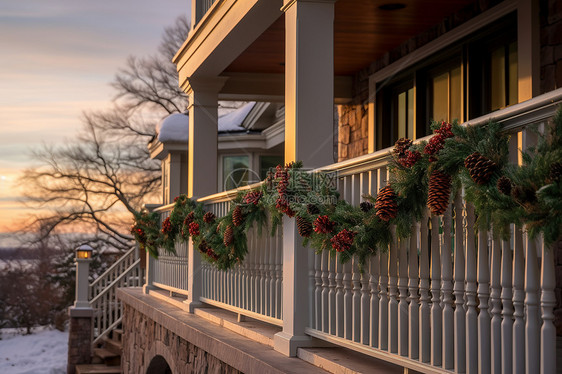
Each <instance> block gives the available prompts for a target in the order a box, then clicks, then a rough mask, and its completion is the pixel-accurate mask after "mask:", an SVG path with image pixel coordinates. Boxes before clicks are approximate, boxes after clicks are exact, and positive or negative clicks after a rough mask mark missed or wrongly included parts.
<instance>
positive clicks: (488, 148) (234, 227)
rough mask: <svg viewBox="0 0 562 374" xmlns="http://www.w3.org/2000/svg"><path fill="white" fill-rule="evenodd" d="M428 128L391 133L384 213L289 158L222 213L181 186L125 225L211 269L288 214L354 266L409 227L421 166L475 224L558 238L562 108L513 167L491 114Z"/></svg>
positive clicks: (224, 265) (229, 261) (415, 213)
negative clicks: (356, 202)
mask: <svg viewBox="0 0 562 374" xmlns="http://www.w3.org/2000/svg"><path fill="white" fill-rule="evenodd" d="M432 128H433V130H434V133H435V135H434V137H432V138H431V139H430V141H429V142H419V143H416V144H414V143H413V142H412V141H411V140H409V139H399V140H398V141H397V142H396V145H395V147H394V150H393V152H392V153H391V158H392V160H391V161H390V165H389V168H390V170H391V172H392V174H391V179H390V181H389V184H388V186H389V187H388V188H386V189H382V191H384V194H385V196H384V198H382V199H380V200H381V203H379V204H378V207H379V209H380V207H381V206H382V207H384V208H385V209H386V211H385V214H382V218H384V219H385V220H383V219H381V218H380V217H379V216H378V215H377V203H376V202H377V196H376V195H374V196H364V199H365V201H364V202H363V203H362V204H361V205H360V206H359V207H354V206H352V205H350V204H349V203H347V202H346V201H343V200H340V199H339V194H338V193H337V191H336V189H335V188H334V187H335V186H334V178H335V177H334V176H333V175H331V174H328V173H318V172H314V173H310V172H305V171H303V170H302V163H301V162H293V163H290V164H287V165H285V166H282V165H279V166H278V167H277V168H276V170H275V172H270V173H268V176H267V178H266V179H265V180H264V182H263V183H262V184H261V187H260V188H259V189H255V190H247V191H245V192H244V191H243V192H240V193H238V195H237V196H236V198H235V199H233V200H232V201H231V203H230V210H229V212H228V213H227V214H226V215H225V216H224V217H220V218H217V217H215V215H214V214H213V213H211V212H205V211H204V209H203V204H202V203H197V202H195V201H193V200H191V199H189V198H187V197H186V196H185V195H181V196H179V197H178V198H176V200H175V203H174V207H173V209H172V210H171V212H170V216H169V217H168V218H166V219H165V220H164V221H163V222H162V225H160V215H159V214H158V213H154V212H153V213H148V212H143V213H142V214H140V215H137V216H135V224H134V225H133V227H132V228H131V233H132V234H133V235H134V237H135V239H136V240H137V242H138V243H139V245H140V247H141V249H146V250H147V251H148V252H149V253H150V254H151V255H153V256H154V257H157V256H158V248H162V249H164V250H166V251H168V252H170V253H175V241H176V240H183V241H187V240H189V238H191V239H192V240H193V245H194V247H195V248H197V249H198V250H199V251H200V252H201V254H202V255H203V258H204V259H206V260H207V261H209V262H211V263H212V264H214V265H215V266H216V267H217V268H219V269H230V268H232V267H233V266H235V265H236V264H239V263H241V262H242V261H243V260H244V257H245V256H246V254H247V253H248V246H247V232H248V230H249V229H250V228H252V227H256V229H257V232H258V234H259V235H261V234H262V231H263V228H264V227H267V226H268V225H269V226H270V227H269V229H270V232H271V235H274V234H275V233H276V231H277V227H278V225H280V224H281V223H282V218H283V216H284V215H287V216H288V217H296V218H297V220H298V227H299V232H300V233H301V234H302V235H303V244H304V245H305V246H311V247H312V248H314V249H315V250H316V251H317V252H318V253H319V252H322V251H324V250H328V251H330V252H331V254H332V255H335V253H338V254H339V257H340V261H341V262H347V261H349V260H350V259H351V258H352V257H353V256H357V258H358V259H359V264H360V265H363V264H364V263H365V261H366V260H367V259H368V257H369V256H371V255H373V254H376V253H377V252H379V251H386V250H388V246H389V244H390V242H391V240H392V233H391V226H395V227H396V235H397V237H399V238H406V237H408V236H409V235H410V230H411V227H412V225H414V224H415V223H416V222H419V221H420V220H421V219H422V216H423V214H424V212H425V210H426V206H427V203H428V185H429V180H430V175H432V173H433V172H435V171H438V172H439V173H434V174H435V175H439V176H440V177H439V178H440V179H439V180H448V178H449V177H450V178H451V180H452V185H453V191H459V190H460V189H461V187H462V188H463V189H464V192H465V196H464V198H465V200H466V201H467V202H468V203H471V204H473V205H474V207H475V212H476V215H477V223H478V227H479V229H481V230H487V229H489V228H490V227H492V226H493V227H494V232H495V233H496V234H499V235H501V236H502V237H503V238H507V237H508V235H509V225H510V224H516V225H525V226H526V228H527V230H528V232H529V235H530V236H531V237H535V236H537V235H539V234H542V235H544V239H545V243H546V244H547V245H549V244H551V243H553V242H555V241H556V240H558V239H559V237H560V235H561V233H562V109H561V110H559V111H558V113H557V115H556V116H555V118H554V123H553V126H550V127H548V128H547V131H546V133H545V134H544V135H543V134H539V141H538V144H537V145H536V146H535V147H532V148H529V149H528V150H526V152H525V153H523V155H522V158H523V164H522V165H521V166H517V165H508V163H507V161H508V142H509V136H508V135H506V134H505V133H503V132H502V130H501V125H499V124H498V123H494V122H490V123H488V124H486V125H482V126H460V125H458V124H457V123H453V124H449V123H446V122H442V123H433V124H432ZM445 176H446V177H445ZM439 180H437V182H438V181H439ZM433 183H434V187H432V188H435V183H436V181H433ZM437 187H439V183H437ZM448 188H450V187H447V186H443V189H442V190H439V191H438V196H439V199H446V198H447V196H448V195H449V192H448V191H449V190H448ZM451 199H452V196H449V202H450V200H451ZM439 204H440V206H442V205H443V201H440V202H439ZM373 207H374V209H373ZM440 211H441V210H438V211H437V212H440Z"/></svg>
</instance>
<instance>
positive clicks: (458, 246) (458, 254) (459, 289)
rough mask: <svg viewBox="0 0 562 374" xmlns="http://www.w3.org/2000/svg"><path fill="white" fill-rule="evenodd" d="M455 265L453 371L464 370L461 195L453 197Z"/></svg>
mask: <svg viewBox="0 0 562 374" xmlns="http://www.w3.org/2000/svg"><path fill="white" fill-rule="evenodd" d="M454 204H455V266H454V279H455V284H454V287H453V294H454V295H455V316H454V324H455V371H456V372H457V373H464V372H465V370H466V323H465V322H466V310H465V308H464V266H465V265H464V241H463V206H462V205H463V204H462V196H461V194H460V192H459V193H457V196H456V197H455V203H454Z"/></svg>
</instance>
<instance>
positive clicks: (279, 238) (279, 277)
mask: <svg viewBox="0 0 562 374" xmlns="http://www.w3.org/2000/svg"><path fill="white" fill-rule="evenodd" d="M275 248H276V251H275V253H276V261H275V277H276V278H275V279H276V281H275V294H276V297H275V299H276V308H277V309H276V314H275V316H276V317H277V318H279V319H282V318H283V312H282V311H283V308H282V306H283V293H282V291H281V286H282V283H283V230H282V227H281V226H279V228H278V229H277V234H276V245H275Z"/></svg>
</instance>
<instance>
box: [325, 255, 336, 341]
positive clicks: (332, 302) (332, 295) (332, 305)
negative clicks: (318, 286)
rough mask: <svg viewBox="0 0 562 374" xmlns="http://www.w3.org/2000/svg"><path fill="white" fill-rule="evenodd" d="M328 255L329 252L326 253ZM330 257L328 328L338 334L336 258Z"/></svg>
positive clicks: (330, 331) (331, 332)
mask: <svg viewBox="0 0 562 374" xmlns="http://www.w3.org/2000/svg"><path fill="white" fill-rule="evenodd" d="M326 252H327V253H328V251H326ZM327 256H328V313H329V317H328V321H329V322H328V327H329V333H330V334H332V335H336V334H337V330H336V315H337V314H336V257H335V256H333V257H332V256H330V254H329V253H328V254H327Z"/></svg>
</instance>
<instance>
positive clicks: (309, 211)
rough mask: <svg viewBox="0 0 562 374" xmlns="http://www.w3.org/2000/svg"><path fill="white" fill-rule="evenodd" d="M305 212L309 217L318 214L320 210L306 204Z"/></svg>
mask: <svg viewBox="0 0 562 374" xmlns="http://www.w3.org/2000/svg"><path fill="white" fill-rule="evenodd" d="M306 211H307V212H308V214H311V215H315V214H320V209H318V207H317V206H316V205H314V204H307V205H306Z"/></svg>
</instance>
